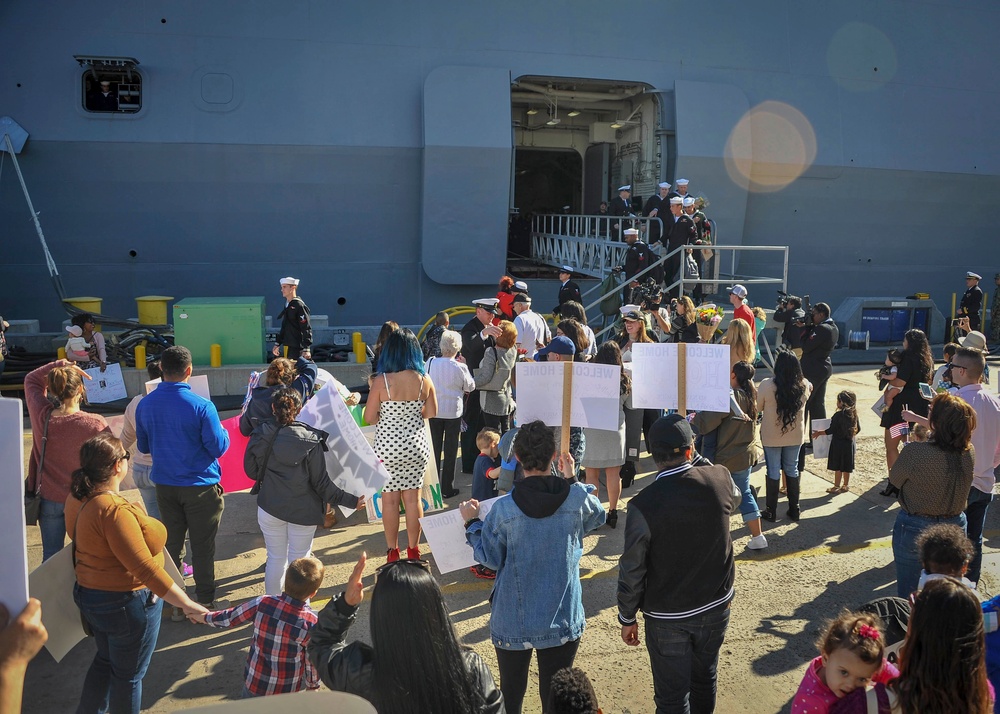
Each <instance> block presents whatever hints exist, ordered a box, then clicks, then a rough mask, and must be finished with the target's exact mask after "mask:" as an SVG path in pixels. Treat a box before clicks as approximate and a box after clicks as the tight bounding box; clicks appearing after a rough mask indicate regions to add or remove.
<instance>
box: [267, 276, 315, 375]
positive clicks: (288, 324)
mask: <svg viewBox="0 0 1000 714" xmlns="http://www.w3.org/2000/svg"><path fill="white" fill-rule="evenodd" d="M278 282H279V284H280V285H281V296H282V297H283V298H285V309H284V310H282V311H281V314H280V315H278V320H279V321H280V322H281V329H280V330H279V332H278V339H277V342H276V343H275V345H274V356H275V357H283V356H286V355H285V354H284V349H285V348H288V355H287V357H288V359H298V358H299V357H305V358H306V359H312V353H311V352H310V348H311V347H312V342H313V331H312V322H310V318H309V308H308V307H306V304H305V303H304V302H303V301H302V298H300V297H299V296H298V288H299V280H298V278H292V277H288V278H282V279H281V280H279V281H278Z"/></svg>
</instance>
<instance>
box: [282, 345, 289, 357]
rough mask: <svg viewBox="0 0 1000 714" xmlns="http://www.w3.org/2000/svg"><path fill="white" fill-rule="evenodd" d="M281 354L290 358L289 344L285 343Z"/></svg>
mask: <svg viewBox="0 0 1000 714" xmlns="http://www.w3.org/2000/svg"><path fill="white" fill-rule="evenodd" d="M281 356H282V357H284V358H285V359H288V345H283V346H282V348H281Z"/></svg>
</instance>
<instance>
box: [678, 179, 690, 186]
mask: <svg viewBox="0 0 1000 714" xmlns="http://www.w3.org/2000/svg"><path fill="white" fill-rule="evenodd" d="M689 183H691V182H690V181H688V180H687V179H677V185H678V186H687V185H688V184H689Z"/></svg>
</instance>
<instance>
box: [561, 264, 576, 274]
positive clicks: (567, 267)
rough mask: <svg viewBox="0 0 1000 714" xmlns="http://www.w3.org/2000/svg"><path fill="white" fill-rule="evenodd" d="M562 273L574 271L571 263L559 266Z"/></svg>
mask: <svg viewBox="0 0 1000 714" xmlns="http://www.w3.org/2000/svg"><path fill="white" fill-rule="evenodd" d="M559 272H560V273H572V272H573V267H572V266H571V265H563V266H561V267H560V268H559Z"/></svg>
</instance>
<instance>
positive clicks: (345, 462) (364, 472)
mask: <svg viewBox="0 0 1000 714" xmlns="http://www.w3.org/2000/svg"><path fill="white" fill-rule="evenodd" d="M299 421H301V422H303V423H304V424H308V425H309V426H312V427H315V428H317V429H322V430H323V431H325V432H327V433H328V434H329V435H330V437H329V438H328V439H327V442H326V443H327V446H328V447H329V451H327V452H326V470H327V473H328V474H329V475H330V479H331V480H332V481H333V482H334V483H335V484H337V485H338V486H340V487H341V488H342V489H344V490H345V491H346V492H347V493H353V494H355V495H357V496H365V497H367V498H368V499H369V500H371V496H372V494H374V493H375V492H376V491H378V490H379V489H380V488H382V487H383V486H384V485H385V483H386V481H388V480H389V472H388V471H386V469H385V466H383V465H382V461H381V460H380V459H379V458H378V456H376V455H375V450H374V449H373V448H372V446H371V444H370V443H369V442H368V439H367V438H365V435H364V434H363V433H362V431H361V427H359V426H358V424H357V422H355V421H354V417H353V416H351V413H350V412H349V411H348V410H347V405H346V404H344V400H343V399H342V398H341V396H340V394H339V393H338V392H337V390H336V389H335V388H330V387H327V388H324V389H321V390H319V391H318V392H317V393H316V394H315V396H313V398H312V399H310V400H309V401H308V402H306V405H305V406H304V407H302V411H301V412H300V413H299ZM340 509H341V511H342V512H343V513H344V515H345V516H350V515H351V514H352V513H354V509H350V508H345V507H344V506H341V507H340Z"/></svg>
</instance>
